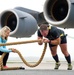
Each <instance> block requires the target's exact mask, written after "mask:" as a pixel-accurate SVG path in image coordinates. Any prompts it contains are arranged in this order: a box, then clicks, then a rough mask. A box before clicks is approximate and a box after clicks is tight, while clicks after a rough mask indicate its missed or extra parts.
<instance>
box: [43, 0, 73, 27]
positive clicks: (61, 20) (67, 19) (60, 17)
mask: <svg viewBox="0 0 74 75" xmlns="http://www.w3.org/2000/svg"><path fill="white" fill-rule="evenodd" d="M43 12H44V17H45V19H46V21H47V22H48V23H49V24H51V25H54V26H58V27H62V28H74V0H46V2H45V4H44V11H43Z"/></svg>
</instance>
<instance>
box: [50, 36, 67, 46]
mask: <svg viewBox="0 0 74 75" xmlns="http://www.w3.org/2000/svg"><path fill="white" fill-rule="evenodd" d="M65 43H67V39H66V36H62V37H61V43H60V44H65ZM49 46H50V47H54V46H57V45H53V44H50V43H49Z"/></svg>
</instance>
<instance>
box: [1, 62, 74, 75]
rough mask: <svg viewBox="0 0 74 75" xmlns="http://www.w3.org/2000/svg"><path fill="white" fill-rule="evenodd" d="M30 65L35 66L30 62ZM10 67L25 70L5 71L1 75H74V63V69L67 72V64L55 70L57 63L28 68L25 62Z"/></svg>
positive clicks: (10, 64)
mask: <svg viewBox="0 0 74 75" xmlns="http://www.w3.org/2000/svg"><path fill="white" fill-rule="evenodd" d="M30 64H35V63H34V62H30ZM7 66H9V67H24V68H25V69H24V70H3V71H0V75H74V62H72V66H73V69H72V70H67V63H66V62H61V65H60V67H59V69H58V70H54V66H55V62H53V61H50V62H42V63H40V64H39V65H38V66H37V67H33V68H31V67H28V66H26V65H25V64H24V63H23V62H8V63H7Z"/></svg>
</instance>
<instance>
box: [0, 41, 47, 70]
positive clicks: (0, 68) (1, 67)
mask: <svg viewBox="0 0 74 75" xmlns="http://www.w3.org/2000/svg"><path fill="white" fill-rule="evenodd" d="M39 41H41V40H34V41H28V42H27V41H26V42H24V43H29V42H30V43H32V42H39ZM21 44H22V43H21ZM4 45H5V44H4ZM7 45H8V44H7ZM2 46H3V45H2ZM46 48H47V43H45V45H44V49H43V53H42V55H41V57H40V59H39V61H38V62H37V63H35V64H29V63H28V62H27V61H26V60H25V59H24V57H23V56H22V54H21V53H20V52H19V51H18V50H16V53H18V55H19V56H20V58H21V59H22V61H23V62H24V64H26V65H27V66H29V67H36V66H38V65H39V64H40V63H41V61H42V60H43V57H44V55H45V52H46ZM5 54H6V53H3V55H2V57H1V58H0V61H1V62H0V70H15V69H20V68H21V67H10V68H3V58H4V56H5Z"/></svg>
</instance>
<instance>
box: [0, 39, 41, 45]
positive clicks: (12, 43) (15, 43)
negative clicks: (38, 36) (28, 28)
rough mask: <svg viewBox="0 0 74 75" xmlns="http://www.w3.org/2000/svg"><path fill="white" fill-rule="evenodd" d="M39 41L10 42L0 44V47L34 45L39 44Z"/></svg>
mask: <svg viewBox="0 0 74 75" xmlns="http://www.w3.org/2000/svg"><path fill="white" fill-rule="evenodd" d="M40 41H41V40H29V41H20V42H11V43H0V46H9V45H17V44H27V43H35V42H40Z"/></svg>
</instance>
